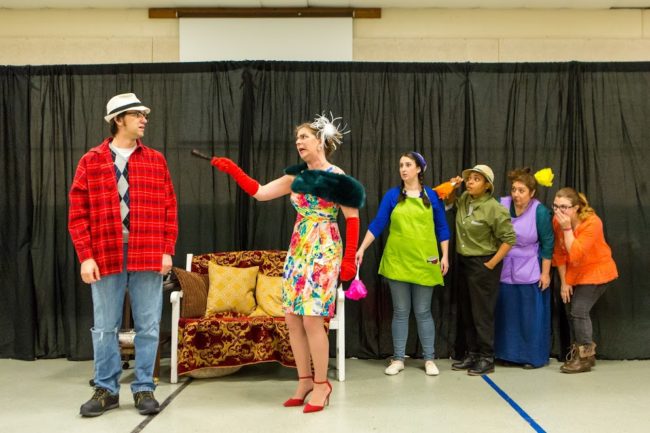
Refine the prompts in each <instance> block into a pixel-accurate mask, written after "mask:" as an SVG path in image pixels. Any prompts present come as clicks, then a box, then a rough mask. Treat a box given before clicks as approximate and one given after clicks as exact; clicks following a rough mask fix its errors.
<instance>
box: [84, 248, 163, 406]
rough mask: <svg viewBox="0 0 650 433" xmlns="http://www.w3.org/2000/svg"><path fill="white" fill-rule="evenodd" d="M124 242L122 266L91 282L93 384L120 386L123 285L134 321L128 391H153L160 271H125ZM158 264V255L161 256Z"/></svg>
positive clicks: (160, 296) (157, 334)
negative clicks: (132, 378)
mask: <svg viewBox="0 0 650 433" xmlns="http://www.w3.org/2000/svg"><path fill="white" fill-rule="evenodd" d="M126 254H127V244H124V269H123V270H122V272H121V273H119V274H112V275H106V276H102V277H101V280H99V281H97V282H96V283H93V284H92V285H91V287H92V293H93V312H94V324H93V328H92V329H91V330H90V331H91V333H92V337H93V351H94V357H95V386H97V387H101V388H106V389H108V390H109V391H110V392H111V393H113V394H117V393H118V392H119V390H120V383H119V380H120V375H121V374H122V360H121V358H120V347H119V344H118V331H119V329H120V326H121V324H122V311H123V306H124V296H125V291H126V288H127V287H128V289H129V298H130V299H131V313H132V316H133V322H134V324H135V332H136V335H135V381H134V382H133V383H132V384H131V392H133V393H135V392H139V391H153V390H154V389H155V388H156V385H155V384H154V382H153V368H154V364H155V361H156V352H157V351H158V337H159V331H160V317H161V314H162V275H160V274H159V273H157V272H127V271H126ZM161 264H162V258H161Z"/></svg>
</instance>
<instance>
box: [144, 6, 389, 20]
mask: <svg viewBox="0 0 650 433" xmlns="http://www.w3.org/2000/svg"><path fill="white" fill-rule="evenodd" d="M149 18H381V8H150V9H149Z"/></svg>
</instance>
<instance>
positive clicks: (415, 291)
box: [388, 279, 436, 361]
mask: <svg viewBox="0 0 650 433" xmlns="http://www.w3.org/2000/svg"><path fill="white" fill-rule="evenodd" d="M388 286H389V287H390V293H391V296H392V298H393V323H392V331H393V353H394V354H393V359H396V360H400V361H403V360H404V358H405V357H406V353H405V351H406V339H407V338H408V334H409V315H410V314H411V304H413V312H414V313H415V321H416V322H417V324H418V336H419V337H420V344H422V357H423V358H424V359H425V360H429V359H433V354H434V352H433V344H434V341H435V338H436V328H435V326H434V324H433V317H432V316H431V298H432V297H433V287H429V286H420V285H418V284H412V283H405V282H403V281H395V280H390V279H388Z"/></svg>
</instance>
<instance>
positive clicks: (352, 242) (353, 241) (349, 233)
mask: <svg viewBox="0 0 650 433" xmlns="http://www.w3.org/2000/svg"><path fill="white" fill-rule="evenodd" d="M358 243H359V217H350V218H348V219H346V220H345V253H344V254H343V262H341V281H350V280H351V279H352V278H354V276H355V274H356V273H357V265H356V263H355V262H354V256H355V255H356V253H357V245H358Z"/></svg>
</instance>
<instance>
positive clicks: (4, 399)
mask: <svg viewBox="0 0 650 433" xmlns="http://www.w3.org/2000/svg"><path fill="white" fill-rule="evenodd" d="M165 362H168V360H163V373H164V374H165V375H167V376H168V373H169V368H168V365H166V364H165ZM437 364H438V366H439V368H440V370H441V371H440V376H438V377H427V376H425V374H424V371H423V363H422V361H421V360H407V368H406V369H405V370H404V371H403V372H402V373H400V374H399V375H397V376H394V377H389V376H385V375H384V374H383V369H384V367H385V365H386V364H385V362H384V361H364V360H354V359H350V360H348V361H347V369H348V370H347V380H346V381H345V382H343V383H339V382H334V381H332V384H333V386H334V392H333V393H332V398H331V402H330V406H329V407H327V408H326V409H325V410H324V411H323V412H320V413H316V414H303V413H302V412H301V409H300V408H284V407H282V406H281V403H282V401H284V399H286V398H288V397H289V396H290V394H291V393H292V391H293V389H294V385H295V383H294V377H295V372H294V370H291V369H288V368H284V367H281V366H278V365H272V364H266V365H258V366H250V367H245V368H243V369H242V370H240V371H239V372H238V373H236V374H234V375H232V376H228V377H224V378H219V379H203V380H192V381H186V380H182V381H181V382H180V383H178V384H175V385H172V384H170V383H169V380H168V378H167V376H165V377H164V378H163V379H162V380H161V383H160V384H159V386H158V389H157V390H156V397H157V398H158V399H159V400H160V401H161V402H163V401H165V403H164V409H163V411H162V412H161V413H160V414H158V415H157V416H155V417H144V416H141V415H139V414H138V413H137V412H136V411H135V409H134V407H133V400H132V397H131V394H130V392H129V387H128V384H129V382H130V380H131V378H132V370H126V371H125V373H124V375H123V380H122V384H123V386H122V391H121V394H120V405H121V407H120V408H119V409H116V410H112V411H109V412H107V413H106V414H104V415H102V416H100V417H98V418H91V419H85V418H81V417H80V416H79V415H78V411H79V406H80V405H81V404H82V403H83V402H84V401H85V400H87V399H88V398H89V397H90V395H91V393H92V390H91V388H90V387H89V386H88V379H89V378H90V377H91V375H92V362H72V361H66V360H62V359H58V360H39V361H35V362H25V361H15V360H8V359H0V372H1V373H0V389H1V390H2V392H1V393H0V432H3V433H13V432H21V433H23V432H24V433H28V432H39V433H40V432H66V433H77V432H91V433H103V432H107V433H108V432H110V433H130V432H140V431H142V432H144V433H163V432H165V433H169V432H264V433H274V432H283V433H286V432H294V431H295V432H298V431H304V432H310V433H312V432H314V433H318V432H327V433H333V432H372V433H382V432H391V433H393V432H424V431H432V432H436V433H441V432H472V433H478V432H481V433H483V432H487V433H490V432H535V431H538V432H541V431H546V432H571V433H575V432H612V431H613V432H616V433H623V432H648V431H650V361H601V360H599V361H598V365H597V366H596V368H595V370H594V371H592V372H591V373H586V374H576V375H567V374H561V373H560V372H559V364H558V363H557V362H556V361H553V360H552V361H551V364H550V365H549V366H548V367H544V368H541V369H537V370H523V369H520V368H514V367H497V371H496V372H495V373H494V374H491V375H489V376H488V377H489V380H488V381H486V380H485V379H483V378H480V377H470V376H467V375H466V374H464V373H462V372H455V371H451V367H450V364H451V362H450V361H449V360H438V361H437ZM332 377H333V372H332ZM490 382H492V383H490ZM497 390H501V393H499V392H497ZM526 417H530V420H531V421H530V422H528V421H527V420H526ZM307 422H308V423H309V424H306V423H307Z"/></svg>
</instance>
